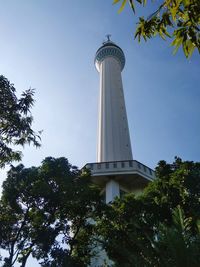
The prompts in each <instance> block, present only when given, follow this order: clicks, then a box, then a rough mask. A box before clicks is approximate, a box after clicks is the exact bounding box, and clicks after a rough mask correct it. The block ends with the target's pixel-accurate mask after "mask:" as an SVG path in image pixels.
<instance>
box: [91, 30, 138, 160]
mask: <svg viewBox="0 0 200 267" xmlns="http://www.w3.org/2000/svg"><path fill="white" fill-rule="evenodd" d="M124 65H125V56H124V53H123V51H122V49H121V48H120V47H119V46H117V45H116V44H114V43H113V42H111V41H110V38H109V35H108V41H107V42H104V43H103V45H102V46H101V47H100V48H99V49H98V50H97V52H96V56H95V66H96V69H97V71H98V72H99V75H100V97H99V120H98V142H97V162H108V161H119V160H132V159H133V157H132V150H131V142H130V136H129V127H128V121H127V115H126V106H125V101H124V92H123V85H122V77H121V71H122V70H123V68H124Z"/></svg>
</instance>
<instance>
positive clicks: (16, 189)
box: [0, 157, 100, 267]
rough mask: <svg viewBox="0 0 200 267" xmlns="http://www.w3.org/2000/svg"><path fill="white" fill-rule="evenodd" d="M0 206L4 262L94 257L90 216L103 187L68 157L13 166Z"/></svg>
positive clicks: (64, 262) (77, 261)
mask: <svg viewBox="0 0 200 267" xmlns="http://www.w3.org/2000/svg"><path fill="white" fill-rule="evenodd" d="M0 205H1V208H0V247H1V248H2V249H5V250H7V252H8V257H6V258H4V265H3V266H4V267H11V266H14V264H15V262H20V264H21V265H20V266H21V267H24V266H26V262H27V259H28V257H29V256H30V255H32V256H33V257H35V258H36V259H38V260H40V261H41V262H40V263H41V264H42V266H45V267H47V266H48V267H50V266H51V267H53V266H66V267H67V266H69V267H72V266H73V267H79V266H82V267H84V266H86V265H87V263H88V262H89V259H90V254H92V251H91V249H90V248H89V244H88V242H89V234H90V232H91V231H92V226H91V225H90V224H89V223H88V218H90V217H91V213H92V212H93V209H94V208H95V209H96V210H97V209H98V205H100V198H99V191H98V190H97V188H96V187H95V186H94V185H92V184H91V182H90V179H89V176H88V174H87V173H86V174H85V175H84V176H80V171H79V170H78V169H77V168H76V167H74V166H72V165H71V164H69V162H68V160H67V159H65V158H58V159H55V158H51V157H49V158H46V159H45V160H44V161H43V162H42V165H41V166H40V167H37V168H36V167H32V168H24V166H23V165H21V164H20V165H18V166H17V167H11V169H10V171H9V172H8V177H7V179H6V181H5V182H4V183H3V193H2V198H1V202H0ZM82 232H85V235H84V239H83V237H82ZM86 233H87V234H86ZM83 243H84V247H83ZM83 249H84V251H87V253H86V254H85V255H84V253H83V252H82V251H83ZM81 253H82V254H81Z"/></svg>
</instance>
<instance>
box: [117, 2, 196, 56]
mask: <svg viewBox="0 0 200 267" xmlns="http://www.w3.org/2000/svg"><path fill="white" fill-rule="evenodd" d="M118 2H121V7H120V9H119V12H121V11H122V10H123V9H124V7H125V5H126V3H129V4H130V6H131V9H132V10H133V12H134V13H135V2H137V3H139V4H141V5H143V6H145V5H146V4H147V0H135V1H134V0H114V2H113V3H114V4H116V3H118ZM152 2H153V1H152ZM153 3H154V5H155V6H156V9H155V11H154V12H153V13H152V14H150V15H149V16H148V17H147V18H144V17H140V18H139V22H138V26H137V29H136V32H135V38H138V40H139V42H140V40H141V38H143V39H144V40H145V41H146V40H147V39H149V38H152V37H154V36H156V35H159V36H160V37H161V38H162V39H164V40H165V39H166V37H172V39H173V41H172V43H171V45H172V46H173V47H174V53H176V51H177V50H178V49H179V47H180V46H182V49H183V51H184V54H185V56H186V57H190V56H191V55H192V53H193V51H194V50H195V48H196V49H197V50H198V51H199V53H200V1H199V0H162V1H161V3H160V1H154V2H153Z"/></svg>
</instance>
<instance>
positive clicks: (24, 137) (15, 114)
mask: <svg viewBox="0 0 200 267" xmlns="http://www.w3.org/2000/svg"><path fill="white" fill-rule="evenodd" d="M33 95H34V90H33V89H28V90H26V91H25V92H23V93H22V95H21V97H20V98H17V96H16V89H15V87H14V85H13V84H11V83H10V82H9V81H8V79H6V78H5V77H4V76H3V75H0V168H1V167H3V166H5V164H7V163H11V162H12V161H19V160H20V159H21V156H22V153H21V151H17V150H14V149H13V146H24V145H25V144H33V145H34V146H36V147H39V146H40V142H39V141H40V133H35V132H34V131H33V129H32V128H31V126H32V122H33V117H32V116H31V108H32V106H33V104H34V99H33Z"/></svg>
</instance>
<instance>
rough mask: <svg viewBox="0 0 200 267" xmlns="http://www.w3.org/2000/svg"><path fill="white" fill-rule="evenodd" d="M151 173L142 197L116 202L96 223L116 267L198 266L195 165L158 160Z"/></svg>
mask: <svg viewBox="0 0 200 267" xmlns="http://www.w3.org/2000/svg"><path fill="white" fill-rule="evenodd" d="M156 174H157V178H156V179H155V181H153V182H152V183H150V184H149V186H148V187H147V188H146V189H145V191H144V192H143V194H142V195H140V196H138V197H135V196H134V194H128V195H126V196H124V198H123V199H116V200H115V201H114V202H113V203H112V205H109V206H107V208H106V209H105V210H104V212H103V216H101V217H100V218H99V219H97V233H98V235H99V236H101V239H100V240H99V242H101V244H102V247H103V248H104V249H105V250H106V252H107V254H108V256H109V258H110V259H111V260H112V261H113V262H114V265H113V266H115V267H119V266H125V267H132V266H137V267H140V266H141V267H144V266H148V267H149V266H152V267H153V266H154V267H155V266H156V267H159V266H166V267H168V266H175V267H179V266H180V267H181V266H184V267H189V266H194V267H197V266H199V265H200V232H199V219H200V205H199V204H200V163H194V162H188V161H186V162H183V161H181V160H180V159H179V158H176V160H175V162H174V163H173V164H167V163H166V162H165V161H161V162H160V163H159V165H158V167H157V168H156ZM119 241H120V242H119Z"/></svg>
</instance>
